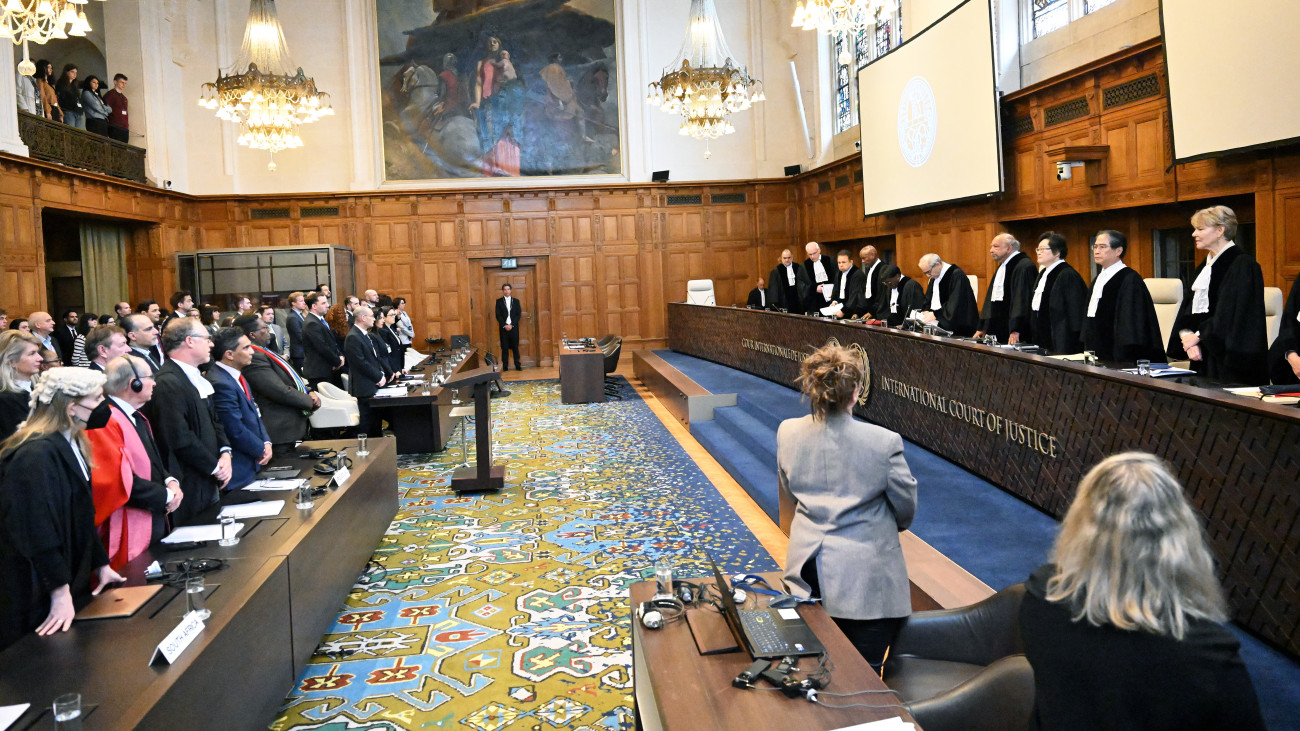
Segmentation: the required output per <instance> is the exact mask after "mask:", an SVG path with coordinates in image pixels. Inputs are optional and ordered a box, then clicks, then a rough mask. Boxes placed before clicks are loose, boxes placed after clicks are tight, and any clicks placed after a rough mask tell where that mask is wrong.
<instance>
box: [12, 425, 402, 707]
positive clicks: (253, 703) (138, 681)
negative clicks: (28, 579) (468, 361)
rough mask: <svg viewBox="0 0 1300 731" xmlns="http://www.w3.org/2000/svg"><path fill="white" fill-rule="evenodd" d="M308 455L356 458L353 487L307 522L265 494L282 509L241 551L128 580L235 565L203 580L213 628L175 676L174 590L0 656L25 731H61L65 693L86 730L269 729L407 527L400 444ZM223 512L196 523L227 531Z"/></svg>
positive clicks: (186, 554)
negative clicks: (343, 609)
mask: <svg viewBox="0 0 1300 731" xmlns="http://www.w3.org/2000/svg"><path fill="white" fill-rule="evenodd" d="M305 446H309V447H311V448H317V447H331V448H334V449H339V450H342V449H343V448H344V447H349V449H348V455H349V456H350V457H351V458H352V474H351V476H350V478H349V479H348V480H347V481H346V482H345V483H344V485H343V487H340V488H337V489H333V490H330V491H329V492H328V493H326V494H323V495H317V496H316V497H315V500H314V503H315V505H314V506H313V507H312V508H310V509H307V510H299V509H298V508H297V507H296V505H295V503H296V494H295V492H264V493H258V494H259V495H260V496H261V498H262V499H263V500H281V499H283V500H284V501H285V506H284V509H283V510H281V511H280V514H279V515H277V516H274V517H270V518H253V519H246V520H242V521H240V522H242V523H244V529H243V531H241V533H240V536H241V539H240V542H239V543H238V544H236V545H234V546H229V547H223V546H219V545H217V544H216V542H215V541H214V542H212V543H209V544H208V545H203V546H199V547H195V548H185V549H183V550H179V551H174V552H171V553H153V554H150V553H148V552H146V553H145V554H142V555H141V556H139V557H138V558H137V559H136V560H134V561H132V562H131V563H129V564H127V566H126V567H125V569H124V570H123V571H122V572H121V573H122V575H123V576H125V577H126V578H127V584H128V585H141V584H144V583H145V580H144V569H145V567H146V566H147V565H149V563H150V562H151V561H153V560H154V559H157V560H158V561H159V562H160V563H166V562H173V561H181V560H184V559H191V558H219V559H222V560H224V561H225V562H226V567H225V568H223V569H221V570H219V571H214V572H211V573H208V574H207V575H206V576H205V578H206V582H207V585H208V588H207V591H206V592H205V594H206V595H207V597H206V598H207V608H208V609H210V610H211V611H212V616H211V617H209V618H208V620H207V622H206V623H205V627H204V629H203V631H202V633H200V634H199V635H198V636H197V637H196V638H195V640H194V642H193V644H191V645H190V646H189V647H188V648H186V650H185V651H184V652H183V653H181V655H180V656H179V657H178V658H177V659H176V662H175V663H174V664H172V665H166V664H164V663H161V662H159V663H156V664H153V665H150V664H149V658H150V655H152V653H153V651H154V648H155V647H156V646H157V645H158V643H159V642H161V641H162V639H163V638H164V637H166V636H167V634H168V633H169V632H171V631H172V629H173V628H175V627H176V625H177V624H178V623H179V622H180V620H181V617H182V615H184V613H185V595H184V593H183V589H177V588H173V587H170V586H164V587H163V588H162V591H160V592H158V594H157V595H155V596H154V597H153V599H151V600H150V601H149V602H148V603H147V604H146V605H145V606H144V607H142V608H141V609H140V610H139V611H138V612H136V613H135V614H134V615H133V616H131V617H129V618H125V619H105V620H94V621H78V622H75V623H73V625H72V629H70V630H69V631H67V632H61V633H58V634H55V635H52V636H50V637H38V636H36V634H35V633H32V634H29V635H27V636H26V637H24V638H23V639H21V640H19V641H18V642H17V643H15V644H14V645H13V646H12V647H10V648H8V649H7V650H5V651H4V652H3V653H0V705H12V704H17V703H30V704H32V707H31V708H29V709H28V710H27V712H26V713H25V714H24V715H23V716H22V717H21V718H20V719H19V720H18V722H17V723H16V724H15V726H14V728H17V729H27V728H53V727H54V724H53V719H52V718H51V716H50V706H51V703H52V702H53V700H54V698H55V697H57V696H59V695H62V694H64V693H80V694H81V700H82V704H83V712H82V715H83V717H84V719H85V728H87V729H133V728H140V729H186V730H187V731H190V730H194V729H214V730H218V729H219V730H222V731H225V730H227V729H251V728H265V727H266V724H268V723H270V721H271V720H273V719H274V718H275V715H276V712H277V711H278V710H279V708H280V705H281V703H282V702H283V701H284V698H285V696H286V695H288V693H289V691H290V690H291V689H292V688H293V683H294V681H295V679H296V678H297V677H298V675H299V674H300V673H301V672H302V669H303V668H304V667H305V666H306V663H307V661H308V660H309V659H310V658H311V656H312V653H313V652H314V651H315V650H316V646H317V645H318V644H319V643H320V639H321V636H322V635H323V634H324V633H325V631H326V630H327V629H329V627H330V625H331V624H332V623H333V622H334V620H335V619H336V618H337V617H338V613H339V606H340V604H341V603H342V602H343V600H344V598H346V597H347V595H348V591H349V590H351V588H352V585H353V584H355V583H356V580H357V577H358V576H359V575H360V574H361V572H362V570H364V568H365V566H366V562H367V561H368V560H369V559H370V557H371V556H372V555H374V550H375V546H377V545H378V544H379V539H380V538H381V537H382V536H383V534H384V531H386V530H387V529H388V526H389V524H390V523H391V522H392V519H393V516H394V515H396V514H397V450H396V448H395V444H394V442H393V440H392V439H391V438H384V439H371V440H370V444H369V447H370V455H369V456H367V457H364V458H361V457H357V456H355V454H354V452H355V449H356V442H355V441H352V440H349V441H337V442H310V443H308V444H307V445H305ZM272 464H292V465H293V466H295V467H300V468H302V469H303V474H302V476H303V477H307V476H310V475H312V469H311V467H312V465H313V464H314V460H312V461H308V460H302V459H281V458H277V459H275V460H273V461H272ZM313 481H314V482H316V483H323V482H324V479H322V478H320V477H315V478H314V479H313ZM237 494H238V493H237ZM218 510H219V506H213V507H211V508H209V509H207V510H205V511H204V512H202V513H200V514H199V515H198V516H197V517H196V518H195V521H194V522H195V523H196V524H205V523H215V522H216V514H217V512H218Z"/></svg>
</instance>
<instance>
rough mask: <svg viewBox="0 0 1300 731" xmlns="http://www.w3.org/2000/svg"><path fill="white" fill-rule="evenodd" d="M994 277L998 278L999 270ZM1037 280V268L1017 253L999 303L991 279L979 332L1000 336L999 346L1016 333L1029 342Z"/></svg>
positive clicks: (1003, 277)
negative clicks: (1032, 304)
mask: <svg viewBox="0 0 1300 731" xmlns="http://www.w3.org/2000/svg"><path fill="white" fill-rule="evenodd" d="M949 274H951V272H949ZM993 276H994V277H995V278H996V277H997V271H996V270H994V273H993ZM1037 278H1038V265H1037V264H1035V263H1034V262H1032V261H1030V259H1029V257H1028V256H1025V254H1024V253H1022V252H1015V255H1014V256H1013V257H1011V261H1010V262H1007V269H1006V272H1004V273H1003V276H1002V299H1001V300H1000V301H998V302H994V301H993V280H992V279H990V280H989V288H988V291H987V292H985V293H984V307H983V309H981V310H980V329H981V330H983V331H984V332H986V333H991V334H993V335H996V336H998V342H1000V343H1005V342H1007V338H1008V337H1009V336H1010V335H1011V333H1013V332H1014V333H1020V335H1021V339H1022V340H1024V339H1027V338H1028V335H1029V331H1030V329H1031V328H1032V327H1033V325H1032V323H1031V319H1032V318H1031V316H1032V315H1033V312H1032V311H1031V310H1030V307H1029V306H1030V304H1031V303H1032V301H1033V299H1034V282H1035V281H1036V280H1037Z"/></svg>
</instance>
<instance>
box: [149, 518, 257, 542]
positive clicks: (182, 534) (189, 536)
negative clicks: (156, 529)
mask: <svg viewBox="0 0 1300 731" xmlns="http://www.w3.org/2000/svg"><path fill="white" fill-rule="evenodd" d="M243 529H244V524H243V523H235V535H239V531H241V530H243ZM219 540H221V526H220V525H187V526H183V527H181V528H177V529H176V530H174V531H172V532H171V533H169V534H167V537H166V538H164V539H162V542H163V543H201V542H203V541H219Z"/></svg>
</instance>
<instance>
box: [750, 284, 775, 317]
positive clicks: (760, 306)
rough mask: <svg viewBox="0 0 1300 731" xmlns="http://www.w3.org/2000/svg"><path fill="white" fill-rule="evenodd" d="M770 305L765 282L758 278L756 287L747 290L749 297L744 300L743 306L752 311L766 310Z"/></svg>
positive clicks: (770, 301)
mask: <svg viewBox="0 0 1300 731" xmlns="http://www.w3.org/2000/svg"><path fill="white" fill-rule="evenodd" d="M771 305H772V299H771V297H769V296H768V294H767V282H765V281H763V278H762V277H759V278H758V286H757V287H754V288H753V289H751V290H749V297H748V298H747V299H746V300H745V306H746V307H748V308H750V309H753V310H766V309H768V308H769V307H771Z"/></svg>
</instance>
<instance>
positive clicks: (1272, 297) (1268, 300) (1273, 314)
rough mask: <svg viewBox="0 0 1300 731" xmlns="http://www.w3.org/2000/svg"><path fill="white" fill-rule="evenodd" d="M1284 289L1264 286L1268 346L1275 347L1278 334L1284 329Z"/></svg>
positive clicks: (1265, 329)
mask: <svg viewBox="0 0 1300 731" xmlns="http://www.w3.org/2000/svg"><path fill="white" fill-rule="evenodd" d="M1282 306H1283V303H1282V290H1281V289H1278V288H1277V287H1265V288H1264V331H1265V332H1266V333H1268V346H1269V347H1270V348H1271V347H1273V341H1274V340H1277V334H1278V332H1279V331H1281V329H1282Z"/></svg>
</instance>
